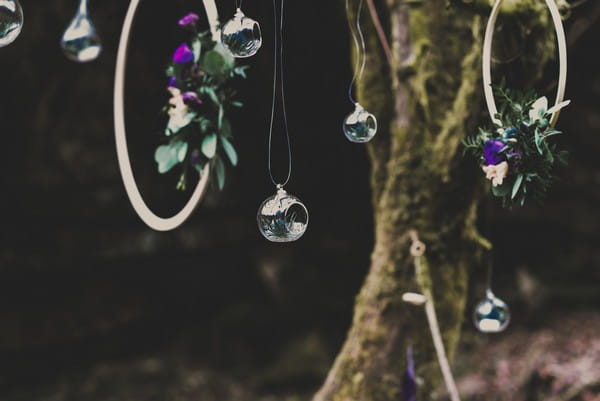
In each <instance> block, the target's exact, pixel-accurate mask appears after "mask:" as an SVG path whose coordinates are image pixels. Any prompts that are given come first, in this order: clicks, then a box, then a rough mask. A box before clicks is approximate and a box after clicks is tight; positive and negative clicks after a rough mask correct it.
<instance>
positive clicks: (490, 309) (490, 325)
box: [473, 289, 510, 333]
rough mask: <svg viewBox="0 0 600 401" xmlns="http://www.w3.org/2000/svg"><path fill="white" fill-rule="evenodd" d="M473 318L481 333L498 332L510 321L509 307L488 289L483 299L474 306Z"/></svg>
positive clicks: (504, 328)
mask: <svg viewBox="0 0 600 401" xmlns="http://www.w3.org/2000/svg"><path fill="white" fill-rule="evenodd" d="M473 320H474V322H475V327H476V328H477V330H479V331H480V332H482V333H500V332H503V331H504V330H506V328H507V327H508V324H509V323H510V309H509V308H508V305H507V304H506V303H505V302H504V301H503V300H501V299H500V298H498V297H497V296H495V295H494V293H493V292H492V290H491V289H488V290H487V291H486V293H485V299H484V300H483V301H481V302H480V303H479V304H478V305H477V306H476V307H475V311H474V312H473Z"/></svg>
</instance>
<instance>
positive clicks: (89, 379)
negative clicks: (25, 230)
mask: <svg viewBox="0 0 600 401" xmlns="http://www.w3.org/2000/svg"><path fill="white" fill-rule="evenodd" d="M544 320H546V319H544ZM550 320H551V322H550V323H549V324H541V325H540V326H539V327H538V328H537V329H532V328H525V327H519V326H518V325H514V326H513V327H511V328H510V330H508V331H507V332H506V333H503V334H501V335H497V336H482V335H480V334H477V333H475V332H474V331H473V330H470V329H467V328H466V329H465V334H464V340H463V344H462V346H461V350H460V351H459V353H458V356H457V358H456V363H455V371H456V374H457V377H458V379H459V388H460V391H461V394H462V398H463V401H465V400H468V401H483V400H485V401H542V400H543V401H600V336H599V335H598V333H600V312H598V311H579V312H577V313H571V314H569V316H560V315H559V316H555V317H554V318H552V319H550ZM317 337H318V336H316V335H311V336H308V337H307V338H306V339H305V340H304V341H300V342H298V343H296V345H295V346H293V347H290V348H289V349H288V350H286V351H285V353H286V355H282V356H281V357H280V358H278V360H277V361H275V362H274V363H273V364H272V365H271V366H269V367H266V368H263V369H260V370H251V369H248V370H247V373H245V374H239V372H240V371H241V370H240V367H236V369H235V371H237V372H238V373H235V374H231V373H226V369H222V370H216V369H215V368H214V367H208V366H203V365H202V363H200V362H198V361H191V360H190V358H189V357H187V356H186V352H185V347H184V348H182V347H181V346H178V347H176V348H173V349H171V350H165V351H161V352H160V353H158V354H156V355H148V356H145V357H133V358H130V359H128V360H120V361H105V362H102V363H99V364H96V365H94V366H90V367H86V368H82V369H80V370H71V371H70V372H69V373H63V374H61V375H59V376H58V377H57V378H56V380H52V381H47V382H45V383H43V384H39V385H38V384H35V383H31V384H30V385H28V386H23V388H17V389H13V391H11V392H10V394H4V395H3V396H2V395H0V399H1V400H2V401H159V400H160V401H184V400H185V401H305V400H309V399H310V396H311V394H312V393H313V391H314V390H315V386H318V381H315V379H314V378H315V375H322V374H323V372H324V370H326V366H327V364H328V363H329V362H330V361H329V360H328V357H327V358H324V357H323V354H324V352H323V346H322V343H321V342H320V340H319V339H318V338H317ZM311 369H314V370H313V371H312V372H311ZM232 371H233V370H232ZM242 371H243V369H242Z"/></svg>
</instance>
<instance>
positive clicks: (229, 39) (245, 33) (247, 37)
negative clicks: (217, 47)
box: [221, 8, 262, 58]
mask: <svg viewBox="0 0 600 401" xmlns="http://www.w3.org/2000/svg"><path fill="white" fill-rule="evenodd" d="M221 42H222V43H223V46H225V47H226V48H227V49H228V50H229V51H230V52H231V54H232V55H233V56H234V57H237V58H244V57H250V56H254V55H255V54H256V52H258V49H260V47H261V46H262V34H261V32H260V25H259V24H258V22H256V21H254V20H253V19H252V18H248V17H246V16H245V15H244V13H243V12H242V10H241V9H239V8H238V9H237V11H236V13H235V15H234V16H233V18H232V19H230V20H229V21H227V23H225V25H223V29H222V32H221Z"/></svg>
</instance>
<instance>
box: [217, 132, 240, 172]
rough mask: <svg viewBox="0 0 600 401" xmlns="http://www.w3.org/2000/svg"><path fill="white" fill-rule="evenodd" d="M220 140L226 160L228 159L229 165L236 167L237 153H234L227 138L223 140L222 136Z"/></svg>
mask: <svg viewBox="0 0 600 401" xmlns="http://www.w3.org/2000/svg"><path fill="white" fill-rule="evenodd" d="M220 139H221V146H223V150H224V151H225V154H226V155H227V158H228V159H229V161H230V162H231V164H232V165H233V166H237V164H238V155H237V152H236V151H235V148H234V147H233V145H232V143H231V142H229V140H228V139H227V138H225V137H224V136H222V137H221V138H220Z"/></svg>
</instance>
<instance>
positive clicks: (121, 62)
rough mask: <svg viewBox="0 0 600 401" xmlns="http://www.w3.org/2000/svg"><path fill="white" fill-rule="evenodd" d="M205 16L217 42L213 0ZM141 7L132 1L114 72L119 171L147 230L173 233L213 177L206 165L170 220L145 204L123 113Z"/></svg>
mask: <svg viewBox="0 0 600 401" xmlns="http://www.w3.org/2000/svg"><path fill="white" fill-rule="evenodd" d="M203 1H204V8H205V9H206V15H207V16H208V21H209V24H210V29H211V33H212V35H213V39H214V40H219V37H220V32H219V30H218V25H219V21H218V13H217V8H216V5H215V1H214V0H203ZM139 4H140V0H131V2H130V3H129V8H128V9H127V14H126V16H125V22H124V23H123V29H122V31H121V40H120V42H119V50H118V53H117V66H116V72H115V89H114V119H115V141H116V147H117V158H118V161H119V169H120V171H121V177H122V178H123V184H124V185H125V190H126V192H127V196H128V197H129V201H130V202H131V205H132V206H133V209H134V210H135V211H136V213H137V214H138V216H139V217H140V219H142V221H143V222H144V223H146V225H148V227H150V228H152V229H154V230H156V231H171V230H174V229H176V228H177V227H179V226H181V225H182V224H183V223H184V222H185V221H186V220H187V219H188V218H189V217H190V215H191V214H192V212H193V211H194V210H195V209H196V207H197V206H198V204H199V202H200V201H201V200H202V198H203V197H204V194H205V193H206V189H207V188H208V182H209V177H210V166H209V165H208V164H207V165H206V167H204V170H203V171H202V174H200V177H199V181H198V185H197V186H196V189H195V190H194V192H193V193H192V196H191V197H190V199H189V201H188V202H187V204H186V205H185V206H184V207H183V209H181V211H180V212H179V213H177V214H176V215H174V216H173V217H170V218H162V217H159V216H157V215H156V214H154V213H153V212H152V211H151V210H150V208H148V206H147V205H146V202H144V199H143V198H142V195H141V194H140V191H139V189H138V186H137V183H136V181H135V178H134V176H133V171H132V169H131V161H130V159H129V151H128V148H127V133H126V129H125V112H124V97H125V95H124V88H125V67H126V65H127V50H128V48H129V37H130V34H131V28H132V25H133V21H134V18H135V14H136V11H137V9H138V6H139Z"/></svg>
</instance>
